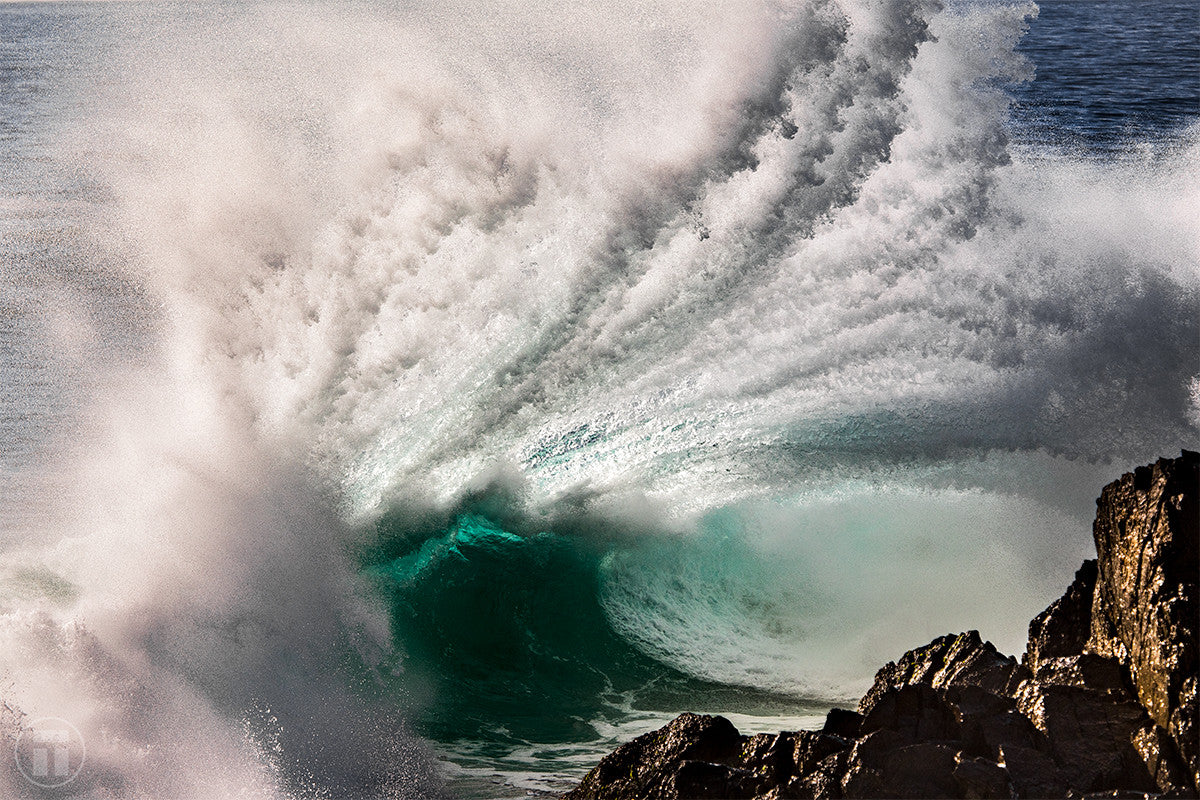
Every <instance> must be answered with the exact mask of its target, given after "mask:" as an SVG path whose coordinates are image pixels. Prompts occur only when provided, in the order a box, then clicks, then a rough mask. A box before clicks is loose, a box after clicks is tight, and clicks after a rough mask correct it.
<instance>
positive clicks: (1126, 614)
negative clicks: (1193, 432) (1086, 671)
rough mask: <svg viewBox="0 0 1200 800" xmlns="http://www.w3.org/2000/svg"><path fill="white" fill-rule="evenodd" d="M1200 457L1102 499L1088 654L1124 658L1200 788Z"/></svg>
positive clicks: (1144, 471)
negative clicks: (1199, 680)
mask: <svg viewBox="0 0 1200 800" xmlns="http://www.w3.org/2000/svg"><path fill="white" fill-rule="evenodd" d="M1198 481H1200V455H1197V454H1196V453H1187V452H1185V453H1184V454H1183V456H1182V457H1181V458H1177V459H1169V460H1168V459H1162V460H1159V461H1158V462H1156V463H1154V464H1152V465H1150V466H1147V467H1139V468H1138V469H1136V470H1134V472H1132V473H1129V474H1127V475H1124V476H1122V478H1121V479H1120V480H1119V481H1115V482H1114V483H1111V484H1109V485H1108V486H1106V487H1105V488H1104V491H1103V493H1102V494H1101V495H1100V499H1099V500H1097V501H1096V504H1097V512H1096V522H1095V523H1094V525H1093V526H1092V536H1093V538H1094V539H1095V541H1096V554H1097V556H1098V558H1097V564H1098V571H1099V576H1098V578H1097V582H1096V591H1095V593H1094V595H1093V598H1092V609H1091V629H1090V637H1089V639H1088V642H1087V647H1088V649H1090V650H1092V651H1093V652H1096V653H1100V654H1103V655H1110V656H1113V657H1114V658H1116V659H1117V660H1118V661H1119V662H1120V663H1121V665H1122V666H1123V667H1124V668H1125V669H1126V671H1127V672H1128V674H1129V677H1130V679H1131V682H1132V686H1133V688H1134V690H1135V691H1136V693H1137V698H1138V701H1139V702H1140V703H1141V705H1142V706H1143V707H1144V708H1145V709H1146V712H1147V713H1148V714H1149V715H1150V718H1151V719H1153V720H1154V722H1155V723H1156V724H1157V725H1159V726H1160V727H1161V728H1164V729H1165V730H1167V731H1168V732H1169V733H1170V735H1171V738H1172V739H1173V740H1174V741H1175V742H1176V745H1177V746H1178V748H1179V750H1180V754H1181V755H1182V756H1183V758H1184V760H1185V761H1186V762H1187V764H1188V765H1189V769H1190V771H1191V773H1192V776H1193V778H1194V779H1195V781H1196V782H1200V762H1198V760H1197V733H1200V731H1197V728H1196V716H1197V707H1196V673H1197V670H1200V654H1198V652H1197V650H1198V647H1197V622H1200V604H1198V603H1200V597H1198V596H1197V567H1196V565H1197V563H1198V562H1200V559H1198V557H1197V550H1198V545H1200V507H1198V503H1197V489H1196V487H1197V483H1198Z"/></svg>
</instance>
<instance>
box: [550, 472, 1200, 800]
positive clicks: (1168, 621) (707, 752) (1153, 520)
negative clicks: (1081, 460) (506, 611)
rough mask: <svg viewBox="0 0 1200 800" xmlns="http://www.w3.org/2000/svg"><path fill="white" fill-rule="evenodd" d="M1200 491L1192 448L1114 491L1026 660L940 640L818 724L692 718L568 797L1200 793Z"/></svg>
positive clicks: (671, 799) (630, 748)
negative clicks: (758, 728)
mask: <svg viewBox="0 0 1200 800" xmlns="http://www.w3.org/2000/svg"><path fill="white" fill-rule="evenodd" d="M1198 484H1200V455H1197V454H1195V453H1188V452H1186V451H1185V452H1184V454H1183V456H1182V457H1181V458H1179V459H1175V460H1161V461H1159V462H1157V463H1156V464H1154V465H1152V466H1151V467H1144V468H1140V469H1139V470H1137V471H1135V472H1134V473H1130V474H1127V475H1125V476H1123V477H1122V478H1121V479H1120V480H1119V481H1117V482H1115V483H1113V484H1111V485H1109V486H1108V487H1106V488H1105V489H1104V492H1103V494H1102V495H1101V497H1100V500H1099V501H1098V505H1099V510H1098V513H1097V518H1096V523H1095V525H1094V528H1093V535H1094V537H1095V541H1096V548H1097V555H1098V557H1097V559H1096V560H1095V561H1088V562H1084V564H1083V566H1082V567H1081V568H1080V570H1079V571H1078V572H1077V573H1076V574H1075V580H1074V581H1073V582H1072V583H1071V585H1070V587H1069V588H1068V589H1067V591H1066V593H1064V595H1063V596H1062V597H1061V598H1060V599H1058V600H1056V601H1055V602H1054V603H1052V604H1051V605H1050V606H1049V607H1048V608H1047V609H1046V610H1045V611H1044V612H1042V613H1041V614H1039V615H1038V616H1037V617H1036V618H1034V620H1033V621H1032V622H1031V623H1030V626H1029V644H1028V648H1027V650H1026V653H1025V655H1024V657H1023V659H1022V661H1021V662H1020V663H1018V662H1017V660H1016V659H1014V658H1011V657H1009V656H1005V655H1002V654H1001V653H999V652H998V651H997V650H996V648H995V647H993V646H992V645H991V644H990V643H988V642H984V641H983V640H982V639H981V638H980V636H979V634H978V633H977V632H975V631H969V632H967V633H963V634H959V635H957V636H955V635H947V636H943V637H940V638H938V639H935V640H934V641H933V642H931V643H929V644H928V645H926V646H924V647H919V648H917V649H915V650H911V651H909V652H908V653H905V654H904V655H903V656H901V658H900V659H899V660H897V661H895V662H892V663H889V664H888V665H886V666H885V667H884V668H883V669H881V670H879V672H878V673H877V674H876V676H875V681H874V684H873V685H872V686H871V688H870V690H869V691H868V692H867V693H866V695H864V696H863V698H862V700H861V701H860V702H859V706H858V712H853V711H847V710H844V709H834V710H833V711H831V712H830V713H829V715H828V717H827V718H826V720H825V725H824V727H823V729H822V730H821V731H820V732H814V731H801V732H799V733H781V734H778V735H774V736H772V735H765V734H760V735H758V736H753V737H742V736H739V735H738V733H737V731H736V729H734V728H733V726H732V725H731V724H730V723H729V722H728V721H727V720H724V719H723V718H720V717H701V716H696V715H693V714H685V715H683V716H682V717H679V718H678V719H676V720H675V721H673V722H672V723H671V724H670V725H668V726H667V727H665V728H663V729H661V730H660V731H656V732H654V733H652V734H647V735H646V736H642V737H639V738H638V739H635V740H634V741H633V742H630V743H629V744H627V745H624V746H623V747H621V748H618V749H617V750H616V751H615V752H614V753H612V754H611V755H609V756H608V757H606V758H605V759H604V760H603V761H602V762H601V763H600V765H599V766H598V767H597V768H596V769H594V770H592V772H591V773H589V774H588V776H587V777H586V778H585V779H584V781H583V783H582V784H581V785H580V786H579V788H577V789H576V790H575V791H574V792H572V793H571V794H569V795H567V797H569V798H572V800H585V799H587V798H597V799H598V798H617V797H621V798H626V797H628V798H635V797H637V798H648V799H649V800H677V799H678V798H681V797H695V798H702V797H727V798H743V797H744V798H755V799H756V800H784V799H785V798H806V800H815V799H816V798H829V799H830V800H841V798H843V797H844V798H873V797H892V798H901V797H927V798H933V797H964V798H992V797H1002V798H1014V797H1015V798H1049V797H1062V798H1066V797H1071V798H1082V797H1096V798H1099V797H1114V798H1120V797H1148V796H1159V795H1158V793H1160V792H1164V793H1167V795H1168V796H1170V797H1195V796H1197V794H1198V791H1197V790H1198V788H1200V786H1198V772H1197V745H1198V742H1197V735H1198V734H1200V724H1198V721H1197V674H1196V673H1197V668H1198V667H1200V664H1198V658H1200V656H1198V652H1197V651H1198V650H1200V646H1198V645H1197V627H1198V623H1200V620H1198V619H1197V617H1198V616H1200V613H1198V608H1197V589H1196V583H1197V577H1198V574H1200V559H1198V558H1197V543H1198V540H1200V531H1198V528H1200V521H1198V502H1197V494H1200V492H1198V489H1200V485H1198Z"/></svg>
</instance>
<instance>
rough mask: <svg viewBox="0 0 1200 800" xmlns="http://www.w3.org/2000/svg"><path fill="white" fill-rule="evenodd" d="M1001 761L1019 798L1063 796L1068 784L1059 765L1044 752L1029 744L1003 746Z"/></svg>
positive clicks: (1014, 792) (1035, 798)
mask: <svg viewBox="0 0 1200 800" xmlns="http://www.w3.org/2000/svg"><path fill="white" fill-rule="evenodd" d="M1000 761H1001V763H1003V764H1004V769H1005V770H1006V771H1007V772H1008V780H1009V783H1010V784H1011V785H1012V791H1013V794H1014V795H1015V796H1016V797H1019V798H1033V799H1034V800H1037V799H1038V798H1048V797H1066V794H1067V790H1068V785H1067V778H1066V776H1065V775H1063V772H1062V770H1061V769H1060V768H1059V766H1058V764H1056V763H1055V762H1054V759H1052V758H1051V757H1050V756H1048V755H1046V754H1045V753H1043V752H1041V751H1039V750H1034V749H1033V748H1031V747H1021V746H1020V745H1005V746H1003V747H1001V748H1000Z"/></svg>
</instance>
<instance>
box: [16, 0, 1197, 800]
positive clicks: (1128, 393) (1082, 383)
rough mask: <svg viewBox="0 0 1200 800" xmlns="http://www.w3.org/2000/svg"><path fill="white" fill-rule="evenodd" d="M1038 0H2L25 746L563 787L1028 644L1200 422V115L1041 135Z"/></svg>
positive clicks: (174, 773) (339, 776)
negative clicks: (973, 650)
mask: <svg viewBox="0 0 1200 800" xmlns="http://www.w3.org/2000/svg"><path fill="white" fill-rule="evenodd" d="M1038 13H1039V11H1038V8H1037V7H1036V6H1035V5H1033V4H1032V3H1023V4H1022V3H1017V4H1009V3H951V4H949V5H943V4H941V3H938V2H934V1H933V0H779V1H778V2H767V1H766V0H761V1H760V0H742V1H741V2H711V1H710V0H685V1H684V2H680V3H676V4H655V3H649V2H643V1H642V0H604V2H602V3H592V4H587V5H586V6H580V7H576V6H575V5H570V6H568V7H562V6H560V5H558V4H554V3H549V2H540V0H535V1H534V2H528V1H527V2H521V3H516V2H509V0H489V2H487V3H484V4H480V3H468V2H456V1H455V0H448V1H447V2H437V3H432V2H412V3H395V4H391V3H350V4H344V5H339V6H334V5H332V4H328V5H327V4H289V3H273V2H272V3H256V4H245V5H235V4H221V3H214V4H209V3H187V4H159V3H121V2H114V3H96V4H73V3H59V4H50V5H39V4H8V5H0V25H2V27H0V31H2V32H3V34H4V36H3V38H2V39H0V66H2V67H3V68H4V70H3V71H0V75H2V76H3V78H0V112H2V115H0V141H2V142H3V147H4V149H5V150H4V156H3V163H2V164H0V400H3V413H2V414H0V701H3V705H0V739H3V740H4V741H5V742H8V743H9V747H7V748H5V750H6V751H7V749H11V743H12V742H14V741H15V740H16V739H17V738H18V737H19V736H20V735H21V731H22V730H23V728H24V727H27V726H28V724H29V723H30V721H32V720H34V719H37V718H43V717H54V718H61V719H64V720H68V721H69V722H70V723H71V724H72V725H74V726H75V728H76V729H77V730H78V732H79V734H80V735H81V737H82V739H83V740H84V741H86V744H87V763H86V765H85V766H84V768H83V769H82V770H81V771H80V772H79V775H78V777H77V778H75V779H74V780H73V781H72V782H71V783H70V784H69V785H67V786H65V787H63V788H62V789H61V790H58V791H59V792H60V794H59V795H56V796H79V797H119V798H232V797H238V798H325V797H364V798H366V797H370V798H384V797H388V798H392V797H395V798H400V797H405V798H407V797H430V796H442V795H444V794H457V795H464V794H465V795H470V796H480V797H492V796H523V794H524V792H525V791H526V790H529V791H556V790H560V789H562V788H563V787H564V786H567V785H569V782H570V780H571V779H573V778H574V779H577V778H578V777H579V776H580V775H581V774H582V772H584V771H586V769H587V768H589V767H590V766H591V765H592V764H594V763H595V761H596V760H597V758H598V756H599V754H601V753H603V752H605V751H606V750H607V749H609V748H611V746H612V745H613V744H614V743H615V742H618V741H622V740H624V739H626V738H628V737H629V736H631V735H634V734H637V733H641V732H643V731H645V730H648V729H650V728H653V727H656V726H657V725H658V724H661V722H662V721H663V720H664V719H666V718H668V717H669V716H671V715H673V714H674V713H676V712H679V711H683V710H695V711H710V712H719V713H725V714H729V715H731V716H732V717H733V718H734V720H735V722H738V724H739V725H740V726H741V727H743V729H750V730H755V729H758V728H761V729H763V730H779V729H780V728H783V727H796V726H801V725H804V724H809V723H811V721H812V719H813V718H814V716H815V715H819V714H821V713H822V712H823V711H825V710H826V709H828V707H829V706H830V705H832V704H834V703H837V702H838V701H844V700H845V699H847V698H852V697H855V696H857V695H858V694H860V693H861V690H862V689H863V687H864V686H865V685H866V683H867V682H868V681H869V680H870V678H871V675H872V674H873V671H874V670H875V669H876V668H877V667H878V666H879V665H881V664H882V663H884V662H886V661H888V660H890V659H893V658H895V657H897V656H898V655H899V654H900V653H902V652H903V651H904V650H906V649H908V648H910V647H912V646H915V645H918V644H921V643H923V642H925V641H928V640H929V639H931V638H932V637H934V636H936V635H940V634H943V633H946V632H950V631H954V632H957V631H960V630H966V629H969V628H978V629H980V630H981V632H982V633H983V635H984V637H985V638H988V639H990V640H992V641H993V642H995V643H996V644H997V646H999V647H1000V648H1001V649H1002V650H1005V651H1007V652H1019V651H1020V650H1021V647H1022V644H1021V643H1022V642H1023V640H1024V636H1025V625H1026V624H1027V621H1028V619H1029V618H1030V617H1031V616H1033V615H1034V614H1035V613H1037V612H1038V611H1039V610H1040V609H1042V608H1044V607H1045V605H1046V604H1047V603H1048V602H1049V601H1050V600H1052V599H1053V598H1055V597H1057V596H1058V595H1059V594H1060V593H1061V591H1062V589H1063V587H1064V586H1065V585H1066V584H1067V583H1068V582H1069V580H1070V577H1071V574H1072V572H1073V570H1074V568H1075V567H1076V566H1077V565H1078V563H1079V561H1080V560H1081V559H1082V558H1084V557H1086V556H1087V554H1088V551H1089V549H1090V547H1091V540H1090V528H1089V523H1090V519H1091V516H1092V512H1093V511H1094V504H1093V501H1094V498H1095V496H1096V494H1097V492H1098V489H1099V487H1100V486H1102V485H1103V484H1104V483H1106V482H1107V481H1108V480H1110V479H1111V478H1112V477H1114V476H1115V475H1117V474H1119V473H1120V472H1121V471H1123V470H1125V469H1128V468H1130V467H1132V466H1134V465H1136V464H1140V463H1144V462H1147V461H1150V460H1152V459H1154V458H1156V457H1158V456H1161V455H1171V454H1173V453H1176V452H1177V451H1178V450H1179V448H1180V447H1181V446H1185V447H1189V448H1196V447H1197V444H1198V440H1200V316H1198V314H1197V311H1198V310H1200V128H1197V126H1196V123H1195V121H1194V120H1195V118H1196V114H1197V111H1200V110H1198V109H1195V108H1192V109H1190V110H1189V109H1187V108H1185V112H1186V113H1182V114H1181V116H1180V118H1179V120H1177V121H1176V122H1174V123H1173V124H1172V125H1171V126H1167V128H1168V129H1166V130H1164V131H1162V132H1159V133H1157V134H1156V135H1154V136H1143V137H1141V138H1137V137H1133V139H1131V138H1130V137H1128V136H1126V137H1125V138H1124V139H1122V140H1121V142H1120V143H1119V146H1118V145H1113V146H1112V147H1106V148H1095V147H1091V148H1089V147H1086V146H1080V145H1079V144H1078V143H1077V142H1071V141H1063V140H1058V141H1050V140H1049V139H1047V138H1045V136H1046V133H1045V131H1044V130H1042V129H1040V128H1038V124H1039V120H1034V121H1033V122H1031V123H1029V124H1028V125H1027V126H1026V128H1025V130H1026V131H1027V132H1028V131H1034V132H1035V133H1036V134H1037V135H1034V133H1029V135H1026V136H1024V138H1022V136H1021V135H1020V132H1019V131H1017V132H1014V131H1015V130H1016V128H1015V127H1014V122H1013V116H1014V110H1013V103H1014V98H1015V97H1018V96H1019V92H1020V91H1021V88H1020V87H1021V86H1022V85H1023V84H1025V83H1026V82H1028V81H1029V80H1031V79H1032V78H1033V76H1034V70H1035V67H1038V68H1040V67H1039V65H1037V64H1035V63H1034V62H1033V61H1031V60H1030V58H1029V57H1027V56H1026V55H1025V54H1024V53H1022V52H1020V51H1019V49H1018V46H1019V43H1020V41H1021V38H1022V36H1024V35H1025V34H1026V32H1027V30H1028V28H1029V26H1030V25H1034V24H1037V23H1036V20H1037V18H1038ZM1193 16H1194V15H1193ZM1193 21H1194V20H1193ZM1189 115H1190V116H1189ZM1040 122H1044V120H1040ZM0 755H3V754H0ZM0 764H2V765H0V795H2V796H4V797H13V798H22V797H44V796H46V795H45V794H44V793H43V792H42V790H40V789H38V788H37V787H36V786H35V785H32V784H31V783H30V782H29V781H28V780H27V779H26V778H25V777H24V776H23V775H22V774H20V772H19V770H17V769H16V768H15V766H14V765H13V764H10V763H9V761H8V759H7V758H6V757H5V758H0Z"/></svg>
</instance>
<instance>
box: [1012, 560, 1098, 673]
mask: <svg viewBox="0 0 1200 800" xmlns="http://www.w3.org/2000/svg"><path fill="white" fill-rule="evenodd" d="M1095 591H1096V559H1094V558H1092V559H1089V560H1087V561H1084V562H1083V566H1082V567H1080V568H1079V569H1078V571H1076V573H1075V580H1074V581H1073V582H1072V583H1071V585H1070V587H1068V588H1067V591H1066V593H1065V594H1064V595H1063V596H1062V597H1060V598H1059V599H1057V600H1055V601H1054V602H1053V603H1051V604H1050V606H1049V608H1047V609H1046V610H1045V611H1043V612H1042V613H1040V614H1038V615H1037V616H1036V617H1034V618H1033V621H1032V622H1030V623H1029V644H1028V645H1027V646H1026V649H1025V656H1024V658H1022V663H1024V664H1025V665H1026V666H1027V667H1028V668H1029V669H1030V670H1031V671H1034V670H1037V668H1038V664H1039V663H1040V662H1041V661H1043V660H1045V659H1049V658H1060V657H1062V656H1074V655H1079V654H1080V653H1082V652H1083V648H1084V646H1085V645H1086V644H1087V640H1088V637H1090V636H1091V633H1092V595H1093V594H1095Z"/></svg>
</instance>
